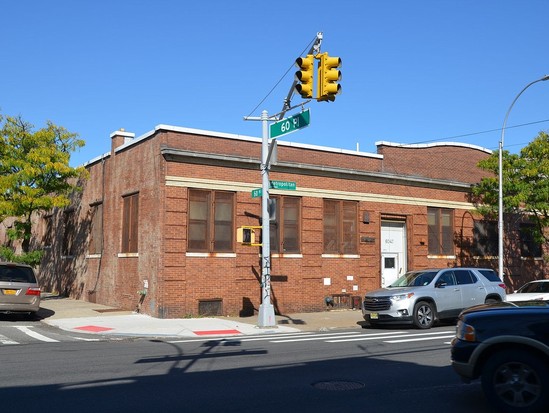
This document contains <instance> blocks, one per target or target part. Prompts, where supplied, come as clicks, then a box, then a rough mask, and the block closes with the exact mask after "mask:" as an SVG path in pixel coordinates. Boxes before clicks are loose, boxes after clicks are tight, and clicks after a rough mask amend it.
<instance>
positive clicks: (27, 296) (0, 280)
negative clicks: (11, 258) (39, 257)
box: [0, 262, 40, 314]
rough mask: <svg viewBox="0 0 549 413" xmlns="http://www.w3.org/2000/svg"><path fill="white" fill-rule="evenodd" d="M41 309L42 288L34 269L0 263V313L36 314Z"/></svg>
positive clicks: (22, 265) (21, 265) (26, 266)
mask: <svg viewBox="0 0 549 413" xmlns="http://www.w3.org/2000/svg"><path fill="white" fill-rule="evenodd" d="M39 308H40V286H39V285H38V282H37V281H36V276H35V274H34V270H33V269H32V267H30V266H28V265H24V264H16V263H10V262H0V313H29V314H35V313H36V312H37V311H38V309H39Z"/></svg>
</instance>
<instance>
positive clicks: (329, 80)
mask: <svg viewBox="0 0 549 413" xmlns="http://www.w3.org/2000/svg"><path fill="white" fill-rule="evenodd" d="M317 58H320V62H319V64H318V97H317V100H318V101H319V102H320V101H330V102H333V101H334V100H335V97H336V95H337V94H339V93H341V85H340V84H339V83H338V82H339V81H340V80H341V71H340V70H339V67H341V59H340V58H339V57H335V56H328V53H322V54H320V55H318V57H317Z"/></svg>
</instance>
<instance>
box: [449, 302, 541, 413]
mask: <svg viewBox="0 0 549 413" xmlns="http://www.w3.org/2000/svg"><path fill="white" fill-rule="evenodd" d="M451 355H452V366H453V368H454V370H455V371H456V372H457V373H458V374H459V375H460V376H461V377H462V379H463V380H464V381H465V382H470V381H471V380H474V379H477V378H479V377H480V379H481V383H482V389H483V391H484V394H485V396H486V398H487V399H488V400H489V401H490V402H491V403H493V404H494V405H495V406H496V407H497V408H498V409H499V410H500V411H503V412H542V411H543V412H547V411H549V305H548V304H547V303H545V302H543V301H535V302H533V301H525V302H520V303H509V302H503V303H497V304H487V305H479V306H475V307H471V308H469V309H467V310H465V311H463V312H462V313H461V314H460V316H459V321H458V324H457V327H456V337H455V338H454V339H453V340H452V351H451Z"/></svg>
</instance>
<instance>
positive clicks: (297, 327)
mask: <svg viewBox="0 0 549 413" xmlns="http://www.w3.org/2000/svg"><path fill="white" fill-rule="evenodd" d="M38 317H39V318H40V319H41V321H42V322H43V323H46V324H49V325H52V326H56V327H59V328H61V329H63V330H67V331H73V332H80V333H89V334H100V335H116V336H133V337H141V336H143V337H145V336H154V337H160V336H163V337H205V336H206V337H214V336H240V335H252V334H276V333H291V332H299V331H328V330H334V329H339V328H357V329H359V328H361V326H362V324H363V319H362V314H361V312H360V311H357V310H332V311H324V312H317V313H299V314H289V315H284V316H283V315H277V316H276V326H273V327H266V328H263V327H258V326H257V321H258V320H257V316H253V317H200V318H176V319H159V318H154V317H150V316H148V315H144V314H138V313H134V312H132V311H124V310H119V309H115V308H112V307H108V306H104V305H101V304H95V303H90V302H87V301H81V300H74V299H71V298H62V297H47V296H46V297H43V298H42V302H41V305H40V311H39V312H38Z"/></svg>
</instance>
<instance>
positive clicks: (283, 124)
mask: <svg viewBox="0 0 549 413" xmlns="http://www.w3.org/2000/svg"><path fill="white" fill-rule="evenodd" d="M310 122H311V113H310V112H309V109H307V110H304V111H303V112H301V113H298V114H297V115H294V116H290V117H289V118H286V119H282V120H279V121H278V122H275V123H272V124H271V125H270V126H269V130H270V133H271V138H276V137H278V136H282V135H286V134H288V133H291V132H295V131H296V130H299V129H301V128H304V127H305V126H309V123H310Z"/></svg>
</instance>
